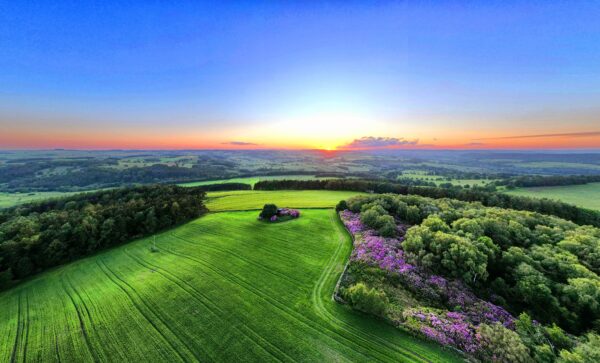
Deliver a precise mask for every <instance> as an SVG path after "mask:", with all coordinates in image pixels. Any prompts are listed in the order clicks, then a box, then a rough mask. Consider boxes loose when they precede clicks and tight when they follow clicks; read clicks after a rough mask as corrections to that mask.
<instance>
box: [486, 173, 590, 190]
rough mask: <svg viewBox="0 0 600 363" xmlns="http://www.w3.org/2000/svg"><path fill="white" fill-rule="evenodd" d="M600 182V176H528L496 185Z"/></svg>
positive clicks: (555, 184)
mask: <svg viewBox="0 0 600 363" xmlns="http://www.w3.org/2000/svg"><path fill="white" fill-rule="evenodd" d="M598 182H600V175H552V176H544V175H527V176H517V177H513V178H508V179H503V180H498V181H496V182H495V184H496V185H505V186H507V187H509V188H516V187H525V188H526V187H551V186H560V185H579V184H587V183H598Z"/></svg>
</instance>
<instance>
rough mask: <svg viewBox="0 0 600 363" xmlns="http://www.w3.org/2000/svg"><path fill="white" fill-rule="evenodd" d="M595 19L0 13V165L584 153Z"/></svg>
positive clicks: (219, 7)
mask: <svg viewBox="0 0 600 363" xmlns="http://www.w3.org/2000/svg"><path fill="white" fill-rule="evenodd" d="M598 19H600V4H599V3H597V2H596V3H594V2H583V1H581V2H580V1H559V2H552V1H530V2H513V1H498V2H494V1H486V2H451V1H431V2H418V1H411V2H376V1H364V2H358V1H328V2H318V1H310V2H293V1H284V2H276V1H264V2H262V1H244V2H237V1H227V2H224V1H218V2H200V1H191V2H186V1H176V2H169V1H143V2H141V1H140V2H137V1H123V0H121V1H112V0H105V1H101V2H93V1H85V2H70V1H69V2H66V1H65V2H62V1H45V2H36V1H18V0H17V1H6V2H0V148H2V149H25V148H38V149H40V148H41V149H45V148H78V149H114V148H121V149H144V148H147V149H239V148H241V149H246V148H249V149H254V148H285V149H314V148H318V149H343V150H347V149H373V148H417V149H418V148H422V149H511V148H514V149H528V148H530V149H579V148H583V149H586V148H592V149H595V148H600V102H598V101H600V22H599V21H598Z"/></svg>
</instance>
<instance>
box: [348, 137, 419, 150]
mask: <svg viewBox="0 0 600 363" xmlns="http://www.w3.org/2000/svg"><path fill="white" fill-rule="evenodd" d="M418 142H419V140H406V139H404V138H397V137H373V136H363V137H361V138H360V139H354V141H352V142H350V143H348V144H346V145H343V146H341V148H342V149H393V148H397V147H400V146H405V145H416V144H417V143H418Z"/></svg>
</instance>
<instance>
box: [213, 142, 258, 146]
mask: <svg viewBox="0 0 600 363" xmlns="http://www.w3.org/2000/svg"><path fill="white" fill-rule="evenodd" d="M221 145H234V146H256V145H258V144H255V143H253V142H245V141H227V142H222V143H221Z"/></svg>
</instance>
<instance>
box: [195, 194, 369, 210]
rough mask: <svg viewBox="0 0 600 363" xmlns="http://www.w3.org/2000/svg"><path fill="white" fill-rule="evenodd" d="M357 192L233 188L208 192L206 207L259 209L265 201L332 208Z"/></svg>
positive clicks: (297, 206)
mask: <svg viewBox="0 0 600 363" xmlns="http://www.w3.org/2000/svg"><path fill="white" fill-rule="evenodd" d="M357 194H361V193H359V192H345V191H337V190H277V191H266V190H235V191H230V192H210V193H208V194H207V202H206V207H207V208H208V209H209V210H210V211H212V212H219V211H234V210H249V209H260V208H262V207H263V206H264V205H265V204H266V203H274V204H276V205H277V206H278V207H290V208H333V207H335V205H336V204H337V203H338V202H339V201H340V200H343V199H347V198H349V197H351V196H353V195H357Z"/></svg>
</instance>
